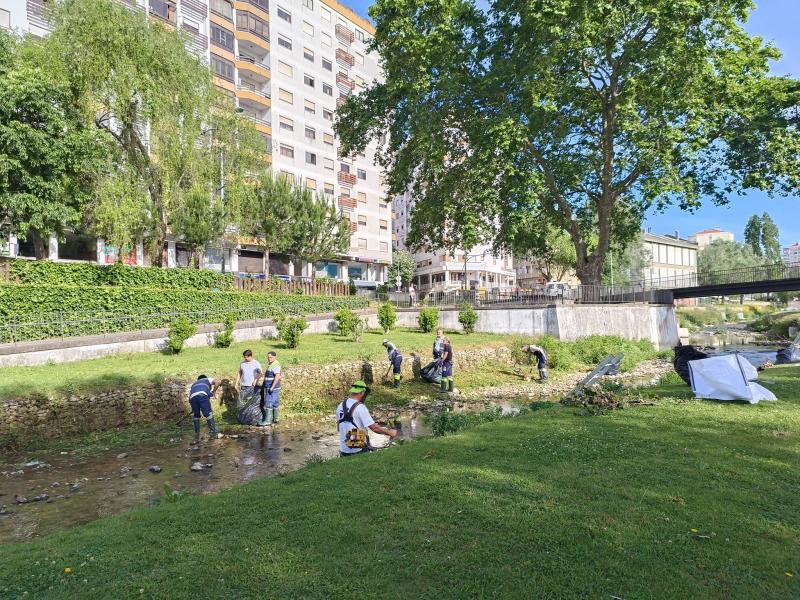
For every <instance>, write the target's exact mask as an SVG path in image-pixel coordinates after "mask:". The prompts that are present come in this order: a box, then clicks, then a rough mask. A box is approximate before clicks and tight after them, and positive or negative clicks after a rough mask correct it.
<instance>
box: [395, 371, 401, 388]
mask: <svg viewBox="0 0 800 600" xmlns="http://www.w3.org/2000/svg"><path fill="white" fill-rule="evenodd" d="M394 387H396V388H399V387H400V375H399V374H397V375H395V376H394Z"/></svg>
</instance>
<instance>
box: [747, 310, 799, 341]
mask: <svg viewBox="0 0 800 600" xmlns="http://www.w3.org/2000/svg"><path fill="white" fill-rule="evenodd" d="M790 327H797V328H798V330H799V331H800V311H796V310H795V311H787V312H778V313H774V314H770V315H765V316H763V317H761V318H760V319H758V320H757V321H755V322H753V323H751V324H750V328H751V329H752V330H753V331H760V332H763V333H767V334H768V335H769V336H770V337H772V338H777V339H789V328H790Z"/></svg>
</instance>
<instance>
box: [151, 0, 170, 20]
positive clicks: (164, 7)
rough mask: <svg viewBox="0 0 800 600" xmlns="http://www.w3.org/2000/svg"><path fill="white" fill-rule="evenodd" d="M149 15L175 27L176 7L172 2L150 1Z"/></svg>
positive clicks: (162, 0)
mask: <svg viewBox="0 0 800 600" xmlns="http://www.w3.org/2000/svg"><path fill="white" fill-rule="evenodd" d="M150 14H151V15H153V16H155V17H158V18H159V19H163V20H165V21H167V22H168V23H171V24H173V25H175V22H176V7H175V3H174V2H164V0H150Z"/></svg>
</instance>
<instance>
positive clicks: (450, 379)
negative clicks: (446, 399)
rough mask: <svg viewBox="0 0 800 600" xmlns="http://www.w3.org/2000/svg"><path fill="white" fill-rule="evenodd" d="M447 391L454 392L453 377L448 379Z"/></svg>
mask: <svg viewBox="0 0 800 600" xmlns="http://www.w3.org/2000/svg"><path fill="white" fill-rule="evenodd" d="M447 391H448V392H452V391H453V378H452V377H448V378H447Z"/></svg>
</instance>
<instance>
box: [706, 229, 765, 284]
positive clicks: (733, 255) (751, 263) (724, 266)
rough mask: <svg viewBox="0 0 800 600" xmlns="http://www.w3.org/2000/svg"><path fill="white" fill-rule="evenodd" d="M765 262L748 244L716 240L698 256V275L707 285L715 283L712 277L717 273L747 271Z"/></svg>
mask: <svg viewBox="0 0 800 600" xmlns="http://www.w3.org/2000/svg"><path fill="white" fill-rule="evenodd" d="M762 262H763V260H762V259H761V258H760V257H758V256H756V254H755V253H754V252H753V250H752V248H751V247H750V246H748V245H747V244H741V243H739V242H731V241H728V240H714V241H713V242H712V243H711V244H709V245H708V246H706V247H705V248H703V249H702V250H701V251H700V252H699V253H698V255H697V274H698V276H700V277H703V281H704V282H706V283H714V279H713V277H712V276H710V274H711V273H713V272H715V271H725V270H728V269H746V268H748V267H756V266H758V265H760V264H762Z"/></svg>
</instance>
